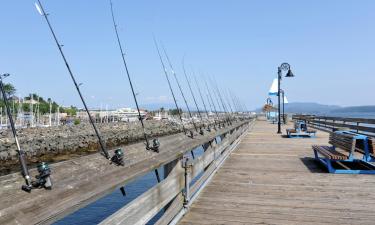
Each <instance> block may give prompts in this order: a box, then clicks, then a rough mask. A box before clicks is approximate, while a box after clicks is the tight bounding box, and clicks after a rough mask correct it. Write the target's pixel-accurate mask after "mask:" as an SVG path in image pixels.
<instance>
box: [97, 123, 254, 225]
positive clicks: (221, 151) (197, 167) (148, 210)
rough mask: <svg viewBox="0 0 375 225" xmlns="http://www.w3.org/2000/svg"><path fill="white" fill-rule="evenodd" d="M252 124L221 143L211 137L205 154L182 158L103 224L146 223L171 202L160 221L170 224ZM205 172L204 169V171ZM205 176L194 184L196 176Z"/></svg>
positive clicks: (235, 130) (238, 128)
mask: <svg viewBox="0 0 375 225" xmlns="http://www.w3.org/2000/svg"><path fill="white" fill-rule="evenodd" d="M248 127H249V126H248V124H243V125H241V126H238V127H235V128H233V129H231V130H229V131H228V132H227V133H225V134H223V135H224V136H225V137H224V136H223V140H222V142H221V143H219V144H217V145H215V143H214V141H213V140H211V141H210V142H209V143H210V145H209V147H208V148H207V149H206V151H205V152H204V154H203V155H201V156H199V157H197V158H196V159H194V160H189V159H187V158H186V157H182V158H179V159H178V163H176V165H175V167H174V168H173V170H172V172H171V173H170V174H169V175H168V177H167V178H166V179H165V180H163V181H162V182H161V183H159V184H157V185H156V186H154V187H153V188H151V189H150V190H148V191H147V192H145V193H144V194H142V195H141V196H139V197H138V198H136V199H134V200H133V201H132V202H130V203H129V204H127V205H126V206H124V207H123V208H122V209H120V210H118V211H117V212H116V213H114V214H113V215H111V216H110V217H108V218H107V219H105V220H104V221H102V222H101V223H100V224H102V225H106V224H136V225H137V224H146V223H147V222H148V221H149V220H150V219H152V218H153V217H154V216H155V215H156V214H157V213H158V212H159V211H160V210H162V209H163V208H165V207H166V206H167V205H169V207H168V209H167V211H166V213H165V214H164V215H163V216H162V217H161V218H160V219H159V221H158V222H157V223H156V224H168V223H169V222H170V221H171V220H172V219H173V218H174V217H175V216H176V215H177V214H178V213H179V212H180V211H181V210H182V209H184V208H186V207H187V206H188V204H189V201H190V199H191V197H192V196H194V195H195V194H196V193H197V192H198V191H199V189H200V188H201V186H202V184H203V183H204V181H206V180H207V179H208V177H209V176H210V175H212V173H213V172H214V170H215V168H217V166H218V162H222V161H223V158H224V157H226V156H227V155H228V154H229V153H230V152H229V151H228V149H230V147H231V145H232V144H233V143H234V142H236V141H237V142H238V139H239V137H240V136H241V135H242V134H244V132H245V131H246V130H247V129H248ZM202 172H204V173H203V174H202ZM200 174H202V176H201V177H200V179H198V180H197V181H196V182H195V183H194V184H192V182H191V181H192V180H193V179H194V178H196V177H198V176H199V175H200Z"/></svg>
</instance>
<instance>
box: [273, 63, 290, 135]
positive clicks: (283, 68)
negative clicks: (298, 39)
mask: <svg viewBox="0 0 375 225" xmlns="http://www.w3.org/2000/svg"><path fill="white" fill-rule="evenodd" d="M282 71H288V72H287V74H286V75H285V77H294V74H293V73H292V70H291V69H290V65H289V63H282V64H281V65H280V66H279V67H278V68H277V75H278V76H277V78H278V91H277V97H278V103H279V105H278V107H277V108H278V113H279V121H278V123H277V125H278V130H277V133H278V134H281V133H282V132H281V112H280V111H281V109H280V108H281V107H280V103H281V87H280V84H281V80H282Z"/></svg>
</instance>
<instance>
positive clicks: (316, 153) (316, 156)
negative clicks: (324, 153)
mask: <svg viewBox="0 0 375 225" xmlns="http://www.w3.org/2000/svg"><path fill="white" fill-rule="evenodd" d="M314 155H315V159H316V160H319V156H318V151H316V150H315V149H314Z"/></svg>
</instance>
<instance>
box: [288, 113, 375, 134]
mask: <svg viewBox="0 0 375 225" xmlns="http://www.w3.org/2000/svg"><path fill="white" fill-rule="evenodd" d="M293 120H304V121H306V123H307V124H310V126H313V127H315V128H317V129H321V130H324V131H329V132H332V131H335V130H349V131H352V132H355V133H359V134H365V135H368V136H371V137H375V119H365V118H345V117H330V116H314V115H294V116H293Z"/></svg>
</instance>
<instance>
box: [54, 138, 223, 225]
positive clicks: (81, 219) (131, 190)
mask: <svg viewBox="0 0 375 225" xmlns="http://www.w3.org/2000/svg"><path fill="white" fill-rule="evenodd" d="M217 141H218V142H220V141H221V140H220V138H217ZM202 154H203V148H202V147H199V148H196V149H195V150H194V155H195V157H197V156H200V155H202ZM186 156H188V157H190V158H191V154H187V155H186ZM158 170H159V175H160V177H161V178H163V174H164V170H163V167H161V168H159V169H158ZM198 178H199V176H198V177H197V178H195V179H194V180H193V181H192V183H194V182H195V181H196V180H197V179H198ZM156 184H157V179H156V176H155V173H154V172H150V173H148V174H146V175H145V176H143V177H139V178H138V179H136V180H135V181H133V182H131V183H128V184H127V185H126V186H125V191H126V196H123V195H122V194H121V192H120V190H116V191H114V192H113V193H111V194H109V195H107V196H105V197H103V198H101V199H99V200H97V201H96V202H94V203H91V204H89V205H88V206H86V207H84V208H82V209H80V210H78V211H76V212H74V213H72V214H70V215H68V216H66V217H65V218H63V219H61V220H59V221H57V222H56V223H54V224H55V225H91V224H98V223H100V222H101V221H103V220H104V219H106V218H107V217H109V216H110V215H112V214H113V213H115V212H116V211H117V210H119V209H121V208H122V207H124V206H125V205H126V204H128V203H129V202H131V201H132V200H134V199H136V198H137V197H138V196H140V195H142V194H143V193H144V192H146V191H147V190H149V189H150V188H152V187H153V186H154V185H156ZM98 185H100V184H98ZM163 213H164V212H163V211H161V212H159V213H158V214H157V215H156V216H155V217H154V218H152V219H151V220H150V221H149V223H148V224H154V223H155V222H156V221H157V220H158V219H159V218H160V217H161V216H162V215H163Z"/></svg>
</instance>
